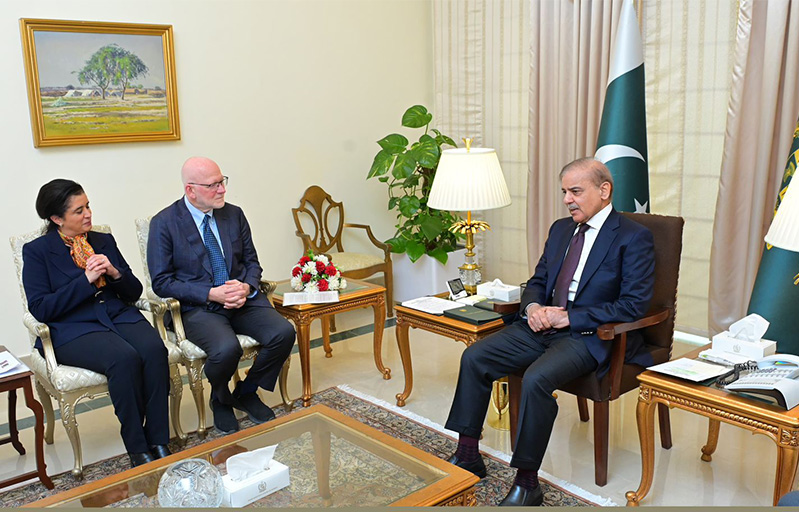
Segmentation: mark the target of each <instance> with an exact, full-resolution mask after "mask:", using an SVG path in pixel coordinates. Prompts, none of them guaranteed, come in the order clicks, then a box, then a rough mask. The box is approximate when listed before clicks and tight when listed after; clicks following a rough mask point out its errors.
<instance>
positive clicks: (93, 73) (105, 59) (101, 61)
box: [74, 43, 148, 100]
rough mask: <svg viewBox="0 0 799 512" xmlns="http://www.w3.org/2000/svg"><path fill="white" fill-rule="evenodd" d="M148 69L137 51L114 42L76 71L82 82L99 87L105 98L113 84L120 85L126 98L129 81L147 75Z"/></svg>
mask: <svg viewBox="0 0 799 512" xmlns="http://www.w3.org/2000/svg"><path fill="white" fill-rule="evenodd" d="M147 71H148V69H147V65H146V64H144V62H142V60H141V59H140V58H139V57H138V56H137V55H136V54H135V53H131V52H129V51H128V50H126V49H124V48H122V47H120V46H119V45H118V44H116V43H112V44H109V45H106V46H103V47H102V48H100V49H99V50H97V51H96V52H94V54H93V55H92V57H91V58H90V59H89V60H87V61H86V64H85V65H84V66H83V68H82V69H80V70H78V71H74V73H77V75H78V81H79V82H80V83H81V84H83V85H86V84H94V85H96V86H97V87H99V88H100V90H101V91H102V98H103V99H105V93H106V90H108V87H109V86H110V85H111V84H113V85H117V86H120V87H121V89H122V99H123V100H124V99H125V89H126V88H127V86H128V83H130V81H131V80H132V79H134V78H136V77H138V76H140V75H146V74H147Z"/></svg>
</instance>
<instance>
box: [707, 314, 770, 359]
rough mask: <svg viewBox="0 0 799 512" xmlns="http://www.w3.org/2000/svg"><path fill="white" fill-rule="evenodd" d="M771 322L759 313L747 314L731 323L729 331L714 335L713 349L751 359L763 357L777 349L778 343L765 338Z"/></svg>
mask: <svg viewBox="0 0 799 512" xmlns="http://www.w3.org/2000/svg"><path fill="white" fill-rule="evenodd" d="M768 326H769V322H768V320H766V319H765V318H763V317H762V316H760V315H757V314H751V315H749V316H746V317H744V318H742V319H740V320H738V321H737V322H735V323H733V324H732V325H730V330H729V331H724V332H720V333H719V334H716V335H715V336H713V350H722V351H724V352H731V353H733V354H738V355H741V356H746V357H749V358H751V359H762V358H764V357H766V356H770V355H771V354H774V353H775V352H776V351H777V343H776V342H774V341H769V340H764V339H763V335H764V334H766V331H768Z"/></svg>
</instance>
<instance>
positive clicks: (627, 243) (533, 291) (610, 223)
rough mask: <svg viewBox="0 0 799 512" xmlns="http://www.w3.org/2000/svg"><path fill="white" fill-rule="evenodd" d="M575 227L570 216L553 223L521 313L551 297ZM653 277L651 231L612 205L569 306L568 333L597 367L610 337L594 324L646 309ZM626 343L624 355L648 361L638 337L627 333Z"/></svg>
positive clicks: (602, 361)
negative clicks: (599, 333)
mask: <svg viewBox="0 0 799 512" xmlns="http://www.w3.org/2000/svg"><path fill="white" fill-rule="evenodd" d="M576 227H577V224H576V223H575V222H574V221H573V220H572V219H571V217H568V218H564V219H560V220H557V221H555V223H554V224H552V227H551V228H550V229H549V237H548V238H547V241H546V245H545V246H544V253H543V254H542V255H541V259H540V260H539V261H538V265H536V267H535V274H534V275H533V277H531V278H530V280H529V281H527V286H526V288H525V289H524V293H523V294H522V299H521V304H520V307H521V309H520V314H523V313H524V311H525V308H526V307H527V306H528V305H529V304H530V303H531V302H535V303H538V304H542V305H546V304H550V303H551V298H552V293H553V291H554V289H555V280H556V279H557V276H558V272H560V267H561V264H562V263H563V259H564V257H565V255H566V249H567V247H568V245H569V241H570V240H571V237H572V234H573V233H574V230H575V229H576ZM654 283H655V246H654V239H653V238H652V232H651V231H649V229H647V228H646V227H644V226H642V225H640V224H638V223H637V222H634V221H632V220H630V219H628V218H626V217H624V216H622V215H619V213H618V212H616V210H611V212H610V215H609V216H608V218H607V220H605V223H604V224H603V225H602V228H601V229H600V230H599V233H597V237H596V240H595V241H594V245H593V246H592V247H591V252H590V253H589V255H588V259H587V260H586V262H585V267H584V269H583V273H582V276H581V277H580V283H579V286H578V288H577V293H576V294H575V296H574V301H573V303H572V305H571V308H570V309H569V323H570V326H569V329H570V331H571V336H572V337H573V338H574V339H578V340H583V341H584V342H585V344H586V346H587V347H588V350H589V352H591V355H592V356H593V357H594V359H596V360H597V363H598V364H599V366H598V369H599V370H600V373H601V372H602V370H603V368H604V366H605V364H606V363H607V362H608V359H609V358H610V352H611V348H612V343H611V342H610V341H603V340H600V339H599V338H598V337H597V334H596V329H597V327H598V326H600V325H602V324H605V323H609V322H632V321H634V320H637V319H639V318H641V317H643V316H644V315H645V314H646V313H647V311H648V310H649V303H650V301H651V300H652V292H653V287H654ZM630 334H633V333H630ZM636 334H637V333H636ZM627 347H628V350H627V360H628V361H630V362H634V363H637V364H641V365H642V366H648V365H651V364H652V360H651V357H648V356H649V354H648V353H639V349H640V348H641V339H640V337H636V336H629V337H628V346H627Z"/></svg>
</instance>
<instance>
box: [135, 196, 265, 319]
mask: <svg viewBox="0 0 799 512" xmlns="http://www.w3.org/2000/svg"><path fill="white" fill-rule="evenodd" d="M214 220H215V221H216V226H217V228H218V229H219V238H220V240H221V241H222V252H224V253H225V262H226V263H227V271H228V276H230V279H237V280H239V281H241V282H242V283H247V284H249V285H250V286H252V287H253V289H254V290H257V289H258V286H259V283H260V281H261V273H262V269H261V266H260V265H259V264H258V254H257V253H256V251H255V245H253V242H252V235H251V233H250V225H249V224H248V223H247V218H246V217H245V216H244V212H243V211H242V210H241V208H239V207H238V206H234V205H232V204H230V203H225V206H223V207H222V208H220V209H218V210H214ZM147 265H148V266H149V268H150V277H151V278H152V283H153V291H154V292H155V293H156V294H158V295H159V296H161V297H174V298H176V299H178V300H179V301H180V305H181V310H182V311H188V310H191V309H194V308H196V307H206V305H207V299H208V292H209V291H210V290H211V288H212V287H213V283H214V276H213V272H212V271H211V262H210V260H209V259H208V252H207V251H206V249H205V244H203V240H202V238H201V237H200V232H199V230H198V229H197V225H196V224H195V223H194V219H192V217H191V213H189V209H188V208H186V204H185V203H184V202H183V198H180V199H178V200H177V201H175V202H174V203H172V204H171V205H169V206H167V207H166V208H164V209H163V210H161V211H160V212H159V213H158V214H157V215H156V216H155V217H153V219H152V221H150V236H149V238H148V240H147ZM246 306H256V307H272V306H271V304H269V301H268V300H267V299H266V297H265V296H264V295H263V294H262V293H257V294H256V295H255V296H254V297H252V298H250V299H247V302H246V303H245V307H246Z"/></svg>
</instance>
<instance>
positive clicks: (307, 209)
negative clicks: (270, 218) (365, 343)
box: [291, 185, 394, 317]
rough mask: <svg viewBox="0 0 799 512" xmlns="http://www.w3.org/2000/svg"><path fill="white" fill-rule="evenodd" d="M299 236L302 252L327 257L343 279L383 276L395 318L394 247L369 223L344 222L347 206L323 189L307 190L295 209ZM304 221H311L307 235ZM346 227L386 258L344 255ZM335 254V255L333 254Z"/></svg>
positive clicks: (311, 188) (350, 253)
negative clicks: (377, 235) (362, 235)
mask: <svg viewBox="0 0 799 512" xmlns="http://www.w3.org/2000/svg"><path fill="white" fill-rule="evenodd" d="M291 213H292V214H293V215H294V224H295V225H296V226H297V231H296V233H297V236H298V237H300V238H301V239H302V245H303V251H304V252H308V251H313V252H314V254H327V255H328V257H330V259H331V260H332V261H333V263H334V264H335V265H336V267H337V268H338V269H339V270H340V271H341V275H343V276H344V277H351V278H353V279H364V278H367V277H369V276H372V275H374V274H376V273H378V272H382V273H383V278H384V281H385V284H386V312H387V314H388V316H389V317H390V316H393V315H394V298H393V293H394V274H393V271H392V267H391V247H389V246H388V245H387V244H384V243H383V242H381V241H379V240H378V239H377V238H375V237H374V235H373V234H372V228H371V227H369V226H368V225H366V224H349V223H345V222H344V205H343V204H342V203H339V202H336V201H333V198H332V197H330V194H328V193H327V192H325V191H324V190H323V189H322V188H321V187H318V186H316V185H312V186H310V187H308V189H307V190H306V191H305V193H304V194H303V195H302V198H301V199H300V206H299V207H297V208H292V209H291ZM303 219H307V220H309V221H310V226H309V228H312V229H308V232H307V233H306V230H305V228H303V222H302V220H303ZM345 228H352V229H362V230H364V231H366V236H367V237H369V241H370V242H372V244H373V245H374V246H375V247H377V248H378V249H380V250H381V251H383V256H382V257H379V256H374V255H371V254H361V253H356V252H345V251H344V245H343V243H342V240H341V238H342V235H343V232H344V229H345ZM331 251H332V252H331Z"/></svg>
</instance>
